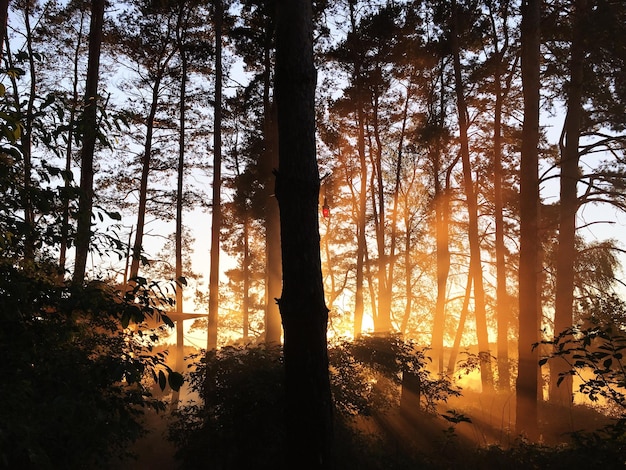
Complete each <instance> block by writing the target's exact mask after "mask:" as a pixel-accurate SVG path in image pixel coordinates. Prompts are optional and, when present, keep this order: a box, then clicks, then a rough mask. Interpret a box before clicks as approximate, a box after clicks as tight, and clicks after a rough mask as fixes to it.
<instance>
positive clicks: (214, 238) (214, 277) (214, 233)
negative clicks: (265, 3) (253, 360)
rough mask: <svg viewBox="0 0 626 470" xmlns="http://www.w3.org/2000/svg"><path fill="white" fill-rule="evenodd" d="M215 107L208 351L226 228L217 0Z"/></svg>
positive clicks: (212, 344)
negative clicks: (223, 201)
mask: <svg viewBox="0 0 626 470" xmlns="http://www.w3.org/2000/svg"><path fill="white" fill-rule="evenodd" d="M214 5H215V18H214V21H215V108H214V111H213V198H212V200H211V263H210V268H209V327H208V331H207V353H208V352H209V351H211V350H215V349H217V322H218V312H219V282H220V279H219V277H220V230H221V228H222V205H221V190H222V21H223V16H224V5H223V4H222V0H215V2H214Z"/></svg>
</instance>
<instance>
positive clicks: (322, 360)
mask: <svg viewBox="0 0 626 470" xmlns="http://www.w3.org/2000/svg"><path fill="white" fill-rule="evenodd" d="M276 28H277V29H276V77H275V79H276V86H275V91H276V103H277V110H278V132H279V170H278V172H277V173H276V197H277V200H278V205H279V209H280V229H281V249H282V266H283V290H282V295H281V298H280V301H279V307H280V313H281V316H282V322H283V329H284V337H285V338H284V355H285V356H284V357H285V378H286V409H285V412H286V418H287V421H286V424H287V429H286V436H287V455H286V464H287V468H294V469H295V468H310V469H313V468H320V469H321V468H324V469H326V468H330V467H331V446H332V403H331V394H330V383H329V375H328V351H327V343H326V331H327V327H328V309H327V308H326V305H325V302H324V288H323V282H322V269H321V258H320V235H319V225H318V224H319V219H318V217H319V216H318V202H319V187H320V182H319V174H318V168H317V161H316V151H315V81H316V71H315V66H314V62H313V22H312V5H311V2H310V0H280V1H278V3H277V25H276Z"/></svg>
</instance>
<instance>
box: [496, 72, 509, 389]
mask: <svg viewBox="0 0 626 470" xmlns="http://www.w3.org/2000/svg"><path fill="white" fill-rule="evenodd" d="M496 67H498V69H497V70H496V73H495V75H494V85H495V95H496V102H495V109H494V117H493V167H494V168H493V173H494V175H493V178H494V183H493V200H494V218H495V225H496V234H495V252H496V319H497V325H498V337H497V338H498V339H497V349H498V354H497V356H498V390H499V391H501V392H508V391H509V389H510V388H511V374H510V373H509V311H510V305H509V301H508V298H509V296H508V293H507V288H506V279H507V269H506V260H505V256H504V255H505V251H506V248H505V246H504V216H503V197H502V177H503V172H502V106H503V103H504V93H503V91H502V84H501V80H502V76H501V73H500V70H499V67H500V64H497V65H496Z"/></svg>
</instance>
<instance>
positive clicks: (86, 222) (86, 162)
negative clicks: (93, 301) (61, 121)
mask: <svg viewBox="0 0 626 470" xmlns="http://www.w3.org/2000/svg"><path fill="white" fill-rule="evenodd" d="M104 3H105V0H92V2H91V23H90V26H89V61H88V64H87V78H86V82H85V108H84V111H83V116H82V119H81V131H82V149H81V157H80V161H81V166H80V198H79V201H78V226H77V228H76V256H75V261H74V275H73V282H74V283H77V284H78V283H81V282H83V280H84V278H85V268H86V265H87V255H88V254H89V244H90V240H91V212H92V210H93V176H94V169H93V163H94V153H95V149H96V139H97V135H98V120H97V108H98V78H99V74H100V47H101V45H102V26H103V23H104Z"/></svg>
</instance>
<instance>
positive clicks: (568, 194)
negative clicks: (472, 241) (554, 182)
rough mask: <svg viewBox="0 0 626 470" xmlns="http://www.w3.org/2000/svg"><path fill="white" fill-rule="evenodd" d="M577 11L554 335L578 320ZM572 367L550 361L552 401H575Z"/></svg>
mask: <svg viewBox="0 0 626 470" xmlns="http://www.w3.org/2000/svg"><path fill="white" fill-rule="evenodd" d="M574 9H575V11H574V15H573V21H574V25H573V34H572V44H571V49H570V64H569V69H570V80H569V87H568V90H567V115H566V118H565V133H564V134H565V135H564V137H565V143H564V144H561V176H560V182H561V194H560V206H559V237H558V241H559V243H558V251H557V259H556V296H555V310H554V335H555V336H556V335H558V334H559V333H561V332H562V331H563V330H565V329H566V328H568V327H570V326H572V323H573V322H574V318H573V308H574V274H575V270H574V260H575V259H576V213H577V212H578V207H579V201H578V193H577V185H578V180H579V178H580V169H579V167H578V163H579V159H580V157H579V151H578V144H579V141H580V126H581V122H582V115H583V109H582V92H583V90H582V88H583V63H584V60H585V57H584V54H585V44H584V36H585V28H584V26H583V23H584V21H585V17H586V15H587V13H588V12H587V0H576V2H575V4H574ZM567 370H569V367H567V364H565V362H564V361H551V362H550V402H551V403H554V404H558V405H566V406H567V405H571V403H572V400H573V395H572V377H571V376H570V375H568V376H566V377H565V380H563V382H561V385H560V386H557V381H558V378H559V374H560V373H562V372H566V371H567Z"/></svg>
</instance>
